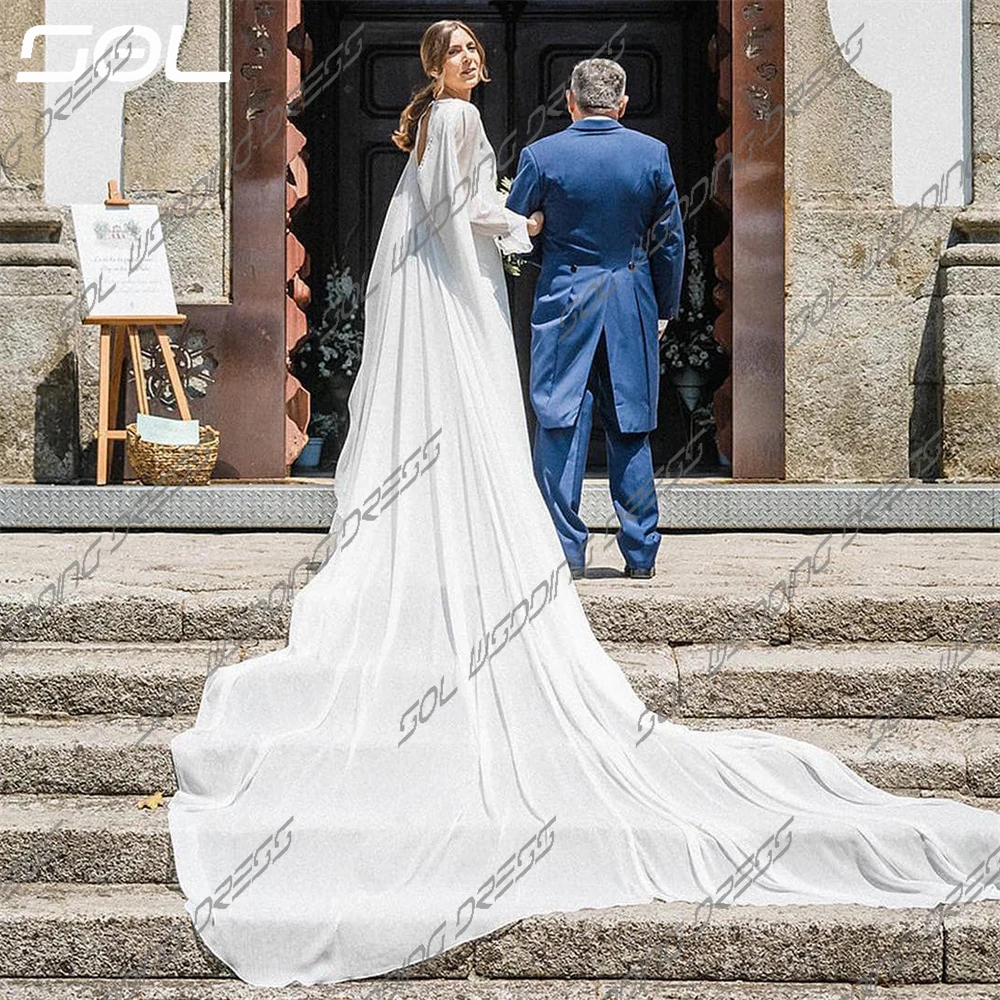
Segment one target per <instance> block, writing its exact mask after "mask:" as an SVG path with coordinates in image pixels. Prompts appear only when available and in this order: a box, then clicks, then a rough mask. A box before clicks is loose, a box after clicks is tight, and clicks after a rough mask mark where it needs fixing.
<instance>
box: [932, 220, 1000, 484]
mask: <svg viewBox="0 0 1000 1000" xmlns="http://www.w3.org/2000/svg"><path fill="white" fill-rule="evenodd" d="M954 225H955V229H956V231H957V232H958V234H959V239H960V241H961V242H958V243H956V244H955V245H954V246H951V247H949V248H948V249H947V250H946V251H945V252H944V253H943V254H942V255H941V268H942V287H943V298H942V315H943V325H942V331H941V345H942V347H941V366H942V369H941V370H942V382H943V387H942V388H943V400H942V425H943V431H944V433H943V444H942V475H943V476H944V478H946V479H952V480H972V481H974V480H996V479H1000V206H993V207H990V208H981V207H974V208H968V209H966V210H964V211H963V212H960V213H959V214H958V215H957V216H956V217H955V220H954Z"/></svg>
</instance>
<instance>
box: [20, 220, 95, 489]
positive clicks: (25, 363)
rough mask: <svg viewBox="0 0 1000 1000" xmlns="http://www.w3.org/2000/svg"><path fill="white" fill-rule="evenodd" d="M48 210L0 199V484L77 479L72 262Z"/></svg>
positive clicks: (76, 287) (74, 279) (58, 223)
mask: <svg viewBox="0 0 1000 1000" xmlns="http://www.w3.org/2000/svg"><path fill="white" fill-rule="evenodd" d="M62 229H63V216H62V214H61V213H60V211H59V209H57V208H54V207H53V206H50V205H39V204H37V203H30V202H5V201H2V200H0V317H2V318H3V319H2V323H0V329H2V332H3V336H2V337H0V385H2V386H3V392H2V393H0V478H2V479H4V480H5V481H8V482H9V481H14V482H19V481H20V482H29V483H30V482H38V483H65V482H71V481H73V480H74V479H76V477H77V475H78V463H79V456H80V448H79V440H78V421H77V386H78V380H77V365H76V346H77V345H76V340H77V336H78V334H79V330H80V324H79V322H78V320H77V318H76V300H77V298H78V296H79V280H78V277H77V267H76V255H75V253H74V252H73V247H72V246H71V245H69V244H67V243H65V242H60V239H61V236H62Z"/></svg>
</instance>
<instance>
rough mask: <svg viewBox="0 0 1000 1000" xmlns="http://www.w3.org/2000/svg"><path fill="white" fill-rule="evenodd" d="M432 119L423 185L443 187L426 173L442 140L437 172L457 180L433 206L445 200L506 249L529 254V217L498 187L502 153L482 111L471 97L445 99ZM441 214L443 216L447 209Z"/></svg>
mask: <svg viewBox="0 0 1000 1000" xmlns="http://www.w3.org/2000/svg"><path fill="white" fill-rule="evenodd" d="M430 117H431V120H430V122H429V123H428V133H427V147H426V149H425V151H424V159H423V160H422V161H421V163H420V165H419V167H418V168H417V169H418V175H419V176H420V181H421V189H422V190H425V191H427V192H429V191H430V188H431V187H432V186H435V187H437V186H439V185H437V184H436V183H435V184H433V185H432V184H431V183H429V182H428V180H427V179H425V176H424V175H425V174H426V172H427V169H428V154H429V153H431V151H432V150H431V147H432V144H436V148H435V150H434V156H433V160H434V170H435V172H436V173H437V174H438V175H439V176H441V175H451V176H454V177H455V178H457V183H456V184H454V185H452V187H451V190H450V191H447V190H446V191H438V192H437V197H436V198H435V199H434V201H428V206H427V207H428V210H433V209H434V208H435V205H438V204H440V203H441V201H442V199H444V200H445V201H446V202H447V203H449V204H450V212H451V213H452V214H456V215H458V214H459V213H461V214H464V215H465V216H466V217H467V220H468V225H469V226H470V227H471V229H472V231H473V232H474V233H480V234H483V235H486V236H494V237H496V238H497V242H498V243H499V246H500V249H501V251H502V252H504V253H517V252H521V253H529V252H530V251H531V249H532V245H531V240H530V238H529V236H528V220H527V219H526V218H525V217H524V216H522V215H519V214H518V213H517V212H514V211H511V210H510V209H509V208H507V207H506V206H505V205H504V202H503V195H502V194H501V193H500V192H499V191H498V190H497V175H496V154H495V153H494V152H493V150H492V148H491V147H490V144H489V141H488V140H487V139H486V136H485V133H484V132H483V125H482V120H481V118H480V116H479V110H478V109H477V108H476V106H475V105H474V104H472V103H471V102H469V101H458V100H451V101H443V102H438V103H437V104H436V105H435V107H434V108H433V110H432V111H431V116H430ZM438 212H439V213H440V214H443V212H444V208H443V207H441V208H439V209H438Z"/></svg>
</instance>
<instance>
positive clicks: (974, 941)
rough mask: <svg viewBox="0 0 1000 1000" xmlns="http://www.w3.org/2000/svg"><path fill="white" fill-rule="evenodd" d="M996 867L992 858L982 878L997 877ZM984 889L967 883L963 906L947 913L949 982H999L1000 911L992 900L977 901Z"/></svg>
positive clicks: (946, 938)
mask: <svg viewBox="0 0 1000 1000" xmlns="http://www.w3.org/2000/svg"><path fill="white" fill-rule="evenodd" d="M984 860H985V859H984ZM996 870H997V859H996V858H993V860H992V862H991V863H990V864H989V868H988V874H986V872H985V871H984V873H983V875H982V878H986V879H988V878H989V877H991V876H992V877H994V878H995V877H996ZM981 891H982V889H981V885H980V882H979V881H976V880H973V881H972V882H970V883H968V886H967V887H963V897H962V899H961V900H960V905H959V906H957V907H956V908H955V909H952V910H949V911H947V912H946V914H945V917H944V928H945V970H946V976H945V978H946V979H947V980H948V981H949V982H953V983H962V982H973V983H1000V912H998V910H997V907H996V906H995V905H993V901H992V900H989V901H986V902H975V899H976V897H977V896H978V895H979V893H980V892H981ZM966 900H971V902H967V901H966ZM994 989H996V987H994Z"/></svg>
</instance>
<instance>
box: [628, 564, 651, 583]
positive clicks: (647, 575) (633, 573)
mask: <svg viewBox="0 0 1000 1000" xmlns="http://www.w3.org/2000/svg"><path fill="white" fill-rule="evenodd" d="M625 575H626V576H627V577H629V578H630V579H632V580H652V579H653V577H654V576H656V567H655V566H648V567H646V568H645V569H640V568H639V567H638V566H626V567H625Z"/></svg>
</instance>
